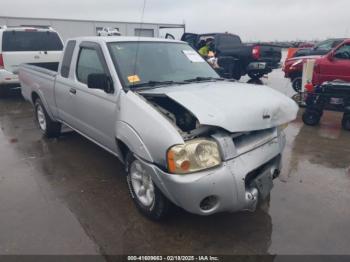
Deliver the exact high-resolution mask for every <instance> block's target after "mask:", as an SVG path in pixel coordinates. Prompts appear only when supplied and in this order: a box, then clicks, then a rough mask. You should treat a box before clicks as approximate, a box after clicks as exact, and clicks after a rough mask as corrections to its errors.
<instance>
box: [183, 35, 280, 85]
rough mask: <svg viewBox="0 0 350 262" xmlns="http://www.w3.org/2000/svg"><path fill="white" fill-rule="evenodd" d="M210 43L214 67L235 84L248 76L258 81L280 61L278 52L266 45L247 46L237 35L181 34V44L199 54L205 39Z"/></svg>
mask: <svg viewBox="0 0 350 262" xmlns="http://www.w3.org/2000/svg"><path fill="white" fill-rule="evenodd" d="M208 38H212V39H214V48H213V51H214V53H215V54H216V57H217V58H218V63H219V65H220V66H221V67H223V68H224V69H225V71H224V75H223V76H225V77H227V78H234V79H237V80H239V79H240V78H241V77H242V76H244V75H246V74H248V75H249V77H251V78H253V79H260V78H261V77H263V76H264V75H265V74H268V73H270V72H272V69H274V68H277V67H278V66H279V63H280V61H281V56H282V53H281V48H280V47H277V46H274V45H269V44H254V45H247V44H244V43H242V40H241V38H240V37H239V36H238V35H234V34H229V33H212V34H193V33H185V34H184V35H183V36H182V38H181V40H183V41H185V42H187V43H189V44H190V45H191V46H192V47H193V48H194V49H196V50H199V49H200V48H201V47H203V45H204V44H205V41H206V39H208Z"/></svg>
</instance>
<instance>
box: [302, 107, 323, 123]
mask: <svg viewBox="0 0 350 262" xmlns="http://www.w3.org/2000/svg"><path fill="white" fill-rule="evenodd" d="M321 116H322V113H320V112H318V111H314V110H306V111H305V112H304V114H303V122H304V123H305V124H306V125H308V126H316V125H318V124H319V123H320V120H321Z"/></svg>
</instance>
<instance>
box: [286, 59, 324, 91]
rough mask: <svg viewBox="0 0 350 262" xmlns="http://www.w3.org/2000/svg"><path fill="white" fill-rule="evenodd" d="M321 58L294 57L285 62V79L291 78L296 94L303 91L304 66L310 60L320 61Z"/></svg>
mask: <svg viewBox="0 0 350 262" xmlns="http://www.w3.org/2000/svg"><path fill="white" fill-rule="evenodd" d="M320 57H321V56H303V57H293V58H289V59H287V60H286V61H285V63H284V65H283V67H282V70H283V72H284V77H285V78H289V79H290V81H291V82H292V87H293V89H294V91H295V92H298V93H299V92H300V91H301V85H302V76H303V65H304V63H305V62H306V60H308V59H318V58H320Z"/></svg>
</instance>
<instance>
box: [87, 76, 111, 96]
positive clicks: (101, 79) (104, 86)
mask: <svg viewBox="0 0 350 262" xmlns="http://www.w3.org/2000/svg"><path fill="white" fill-rule="evenodd" d="M87 85H88V87H89V88H91V89H100V90H103V91H105V92H106V93H112V92H113V83H112V80H111V78H110V77H109V76H108V75H106V74H90V75H88V82H87Z"/></svg>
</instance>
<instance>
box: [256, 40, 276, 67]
mask: <svg viewBox="0 0 350 262" xmlns="http://www.w3.org/2000/svg"><path fill="white" fill-rule="evenodd" d="M259 46H260V60H261V61H264V62H267V63H268V64H270V65H271V66H275V65H277V64H279V63H280V62H281V58H282V49H281V48H280V47H277V46H273V45H259Z"/></svg>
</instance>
